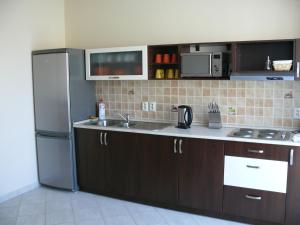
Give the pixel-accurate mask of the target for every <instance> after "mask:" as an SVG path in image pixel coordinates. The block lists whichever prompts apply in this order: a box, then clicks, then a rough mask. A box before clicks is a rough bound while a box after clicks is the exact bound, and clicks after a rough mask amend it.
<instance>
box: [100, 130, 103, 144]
mask: <svg viewBox="0 0 300 225" xmlns="http://www.w3.org/2000/svg"><path fill="white" fill-rule="evenodd" d="M100 144H101V145H103V133H102V132H101V133H100Z"/></svg>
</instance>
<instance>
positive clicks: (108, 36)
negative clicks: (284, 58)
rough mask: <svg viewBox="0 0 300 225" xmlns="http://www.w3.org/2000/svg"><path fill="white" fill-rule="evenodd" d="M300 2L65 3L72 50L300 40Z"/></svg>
mask: <svg viewBox="0 0 300 225" xmlns="http://www.w3.org/2000/svg"><path fill="white" fill-rule="evenodd" d="M299 10H300V1H299V0H188V1H184V0H151V1H147V0H126V1H120V0H76V1H74V0H66V43H67V46H72V47H82V48H93V47H107V46H122V45H125V46H126V45H137V44H163V43H184V42H185V43H189V42H205V41H208V42H212V41H235V40H251V39H252V40H253V39H254V40H255V39H256V40H258V39H281V38H295V37H300V25H299V24H300V13H299Z"/></svg>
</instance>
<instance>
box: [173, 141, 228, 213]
mask: <svg viewBox="0 0 300 225" xmlns="http://www.w3.org/2000/svg"><path fill="white" fill-rule="evenodd" d="M178 144H179V146H178V151H179V155H178V156H179V157H178V159H179V204H180V205H182V206H186V207H189V208H195V209H200V210H208V211H214V212H221V210H222V194H223V171H224V147H223V142H221V141H212V140H202V139H192V138H184V139H179V143H178Z"/></svg>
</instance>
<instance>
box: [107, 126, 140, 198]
mask: <svg viewBox="0 0 300 225" xmlns="http://www.w3.org/2000/svg"><path fill="white" fill-rule="evenodd" d="M103 139H104V140H103V142H104V145H105V151H106V158H105V163H104V164H105V176H106V182H107V187H108V189H109V191H110V193H112V194H117V195H124V196H128V197H134V196H135V195H136V194H137V185H138V183H137V182H138V159H137V146H138V143H137V140H138V135H137V134H134V133H125V132H112V131H109V132H105V133H104V136H103Z"/></svg>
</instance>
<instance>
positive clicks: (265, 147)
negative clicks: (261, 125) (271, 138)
mask: <svg viewBox="0 0 300 225" xmlns="http://www.w3.org/2000/svg"><path fill="white" fill-rule="evenodd" d="M225 155H231V156H240V157H249V158H258V159H270V160H279V161H288V159H289V147H288V146H280V145H269V144H257V143H247V142H233V141H228V142H225Z"/></svg>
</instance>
